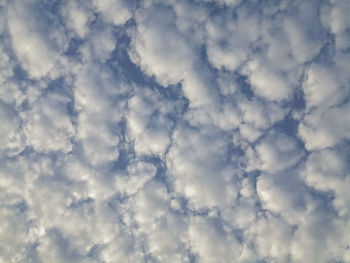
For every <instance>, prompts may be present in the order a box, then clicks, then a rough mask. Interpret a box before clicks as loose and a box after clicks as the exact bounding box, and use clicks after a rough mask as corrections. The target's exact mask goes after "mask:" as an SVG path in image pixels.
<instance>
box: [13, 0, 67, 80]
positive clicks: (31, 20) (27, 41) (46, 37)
mask: <svg viewBox="0 0 350 263" xmlns="http://www.w3.org/2000/svg"><path fill="white" fill-rule="evenodd" d="M38 5H39V3H38V2H36V1H33V0H31V1H27V2H26V3H25V4H23V3H22V2H21V1H12V2H11V3H10V4H9V9H8V28H9V33H10V35H11V41H12V47H13V50H14V52H15V54H16V56H17V58H18V60H19V61H20V62H21V66H22V67H23V68H24V69H25V70H26V71H27V72H28V74H29V75H30V76H31V77H33V78H40V77H44V76H46V75H47V74H49V73H50V71H53V70H54V67H55V64H56V63H57V61H58V60H59V58H60V55H61V54H62V53H63V52H64V51H65V49H66V48H67V46H68V45H67V44H68V43H67V36H66V35H65V34H64V33H65V32H64V28H63V27H62V26H61V25H60V24H59V21H58V19H57V18H56V17H54V16H53V15H52V13H50V12H49V11H48V10H45V9H43V8H38Z"/></svg>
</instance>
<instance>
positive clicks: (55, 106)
mask: <svg viewBox="0 0 350 263" xmlns="http://www.w3.org/2000/svg"><path fill="white" fill-rule="evenodd" d="M69 101H70V99H69V98H67V97H65V96H61V95H59V94H50V95H48V96H44V97H41V98H40V99H38V101H37V102H36V103H35V104H34V106H33V108H32V109H31V110H30V111H28V112H27V113H26V115H25V117H24V118H25V125H24V126H25V129H24V131H25V135H26V137H27V140H28V144H29V145H30V146H32V147H33V148H34V149H35V150H36V151H39V152H49V151H62V152H64V153H68V152H70V151H71V150H72V142H71V139H72V137H73V136H74V133H75V130H74V127H73V124H72V121H71V119H70V116H69V115H68V105H67V104H68V103H69Z"/></svg>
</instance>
